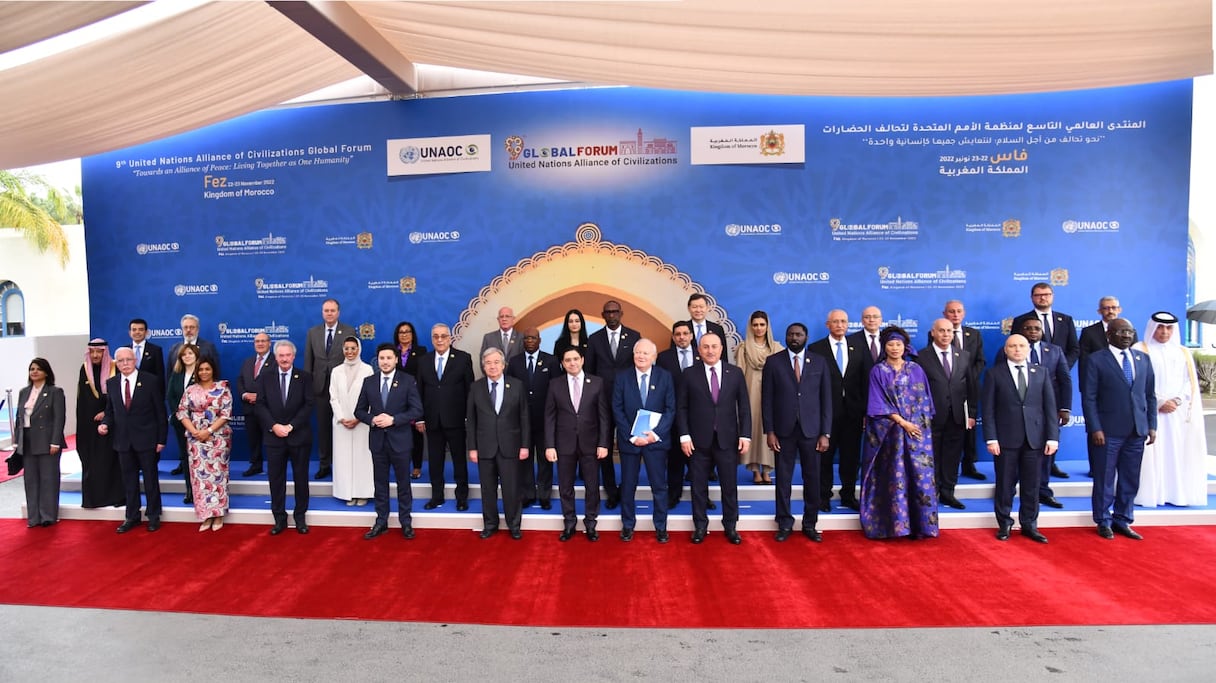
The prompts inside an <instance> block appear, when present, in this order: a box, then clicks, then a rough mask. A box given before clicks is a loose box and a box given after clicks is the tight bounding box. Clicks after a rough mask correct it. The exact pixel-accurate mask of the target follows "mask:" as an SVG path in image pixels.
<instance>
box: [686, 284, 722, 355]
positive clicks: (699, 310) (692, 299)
mask: <svg viewBox="0 0 1216 683" xmlns="http://www.w3.org/2000/svg"><path fill="white" fill-rule="evenodd" d="M708 314H709V297H708V296H706V295H704V294H702V293H701V292H697V293H696V294H693V295H691V296H689V297H688V322H689V323H690V324H691V325H692V336H693V340H692V344H693V346H698V345H699V344H700V343H701V337H702V336H703V335H704V334H705V333H706V332H713V333H714V334H716V335H718V338H719V339H722V340H725V339H726V330H724V329H723V328H722V326H721V325H719V324H718V323H716V322H714V321H712V320H709V319H708V318H706V317H705V316H706V315H708ZM723 343H725V341H724V342H723Z"/></svg>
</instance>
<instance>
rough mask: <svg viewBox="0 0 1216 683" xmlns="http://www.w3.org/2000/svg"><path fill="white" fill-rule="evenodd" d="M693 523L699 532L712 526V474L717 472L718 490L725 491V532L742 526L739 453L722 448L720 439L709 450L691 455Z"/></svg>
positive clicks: (723, 518) (723, 517) (723, 493)
mask: <svg viewBox="0 0 1216 683" xmlns="http://www.w3.org/2000/svg"><path fill="white" fill-rule="evenodd" d="M691 460H692V462H691V463H689V469H690V470H691V471H692V523H693V526H694V527H696V528H698V529H705V528H707V527H708V526H709V515H708V514H707V512H708V510H709V474H710V472H712V471H713V470H714V468H715V467H716V468H717V469H718V486H719V487H720V488H721V489H722V528H724V529H733V528H735V525H736V524H737V523H738V522H739V477H738V470H739V451H738V450H735V449H733V448H732V449H726V448H719V447H718V446H717V435H716V434H715V435H714V445H712V446H710V447H709V448H708V449H700V448H697V449H695V450H693V452H692V458H691Z"/></svg>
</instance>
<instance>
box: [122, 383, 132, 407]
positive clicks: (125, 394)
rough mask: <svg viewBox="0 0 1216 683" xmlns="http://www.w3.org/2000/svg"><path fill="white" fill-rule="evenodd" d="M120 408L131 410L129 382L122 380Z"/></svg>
mask: <svg viewBox="0 0 1216 683" xmlns="http://www.w3.org/2000/svg"><path fill="white" fill-rule="evenodd" d="M122 407H123V408H126V409H127V410H130V409H131V380H130V379H124V380H123V381H122Z"/></svg>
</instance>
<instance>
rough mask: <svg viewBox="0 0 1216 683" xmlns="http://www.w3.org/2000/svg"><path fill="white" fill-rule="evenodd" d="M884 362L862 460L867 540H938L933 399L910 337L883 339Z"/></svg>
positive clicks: (897, 334) (875, 374)
mask: <svg viewBox="0 0 1216 683" xmlns="http://www.w3.org/2000/svg"><path fill="white" fill-rule="evenodd" d="M878 338H879V341H881V342H882V346H883V351H884V356H885V357H884V358H883V360H882V361H881V362H880V363H878V364H877V365H875V366H874V369H873V370H871V371H870V400H869V405H868V406H867V409H866V415H867V416H868V417H867V419H866V433H865V440H864V441H863V443H862V456H861V457H862V460H861V528H862V531H864V532H865V535H866V538H896V537H900V536H908V537H911V538H922V537H925V536H937V531H938V526H937V486H936V485H935V483H934V478H933V438H932V436H931V435H930V433H929V422H930V420H932V419H933V397H932V396H930V394H929V382H928V380H927V379H926V378H925V371H924V370H923V369H921V367H920V366H919V365H917V364H916V363H915V362H914V361H913V356H912V349H911V346H910V344H909V342H910V340H909V338H908V333H907V332H904V331H903V330H902V329H900V328H898V327H895V326H891V327H888V328H886V329H884V330H883V331H882V333H881V334H879V337H878Z"/></svg>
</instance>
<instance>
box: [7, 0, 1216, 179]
mask: <svg viewBox="0 0 1216 683" xmlns="http://www.w3.org/2000/svg"><path fill="white" fill-rule="evenodd" d="M139 4H142V3H90V2H61V3H37V2H11V3H10V2H0V26H4V27H5V28H6V29H8V30H7V31H6V32H5V33H6V34H7V35H5V36H3V38H2V39H0V50H9V49H13V48H16V47H20V46H22V45H26V44H29V43H31V42H35V41H37V40H40V39H42V38H44V37H47V36H51V35H54V34H56V33H61V32H65V31H69V30H71V29H74V28H77V27H79V26H82V25H84V24H88V23H90V22H92V21H96V20H99V19H103V18H105V17H106V16H109V15H113V14H115V13H118V12H121V11H124V10H126V9H128V8H129V7H131V6H134V5H139ZM309 13H311V14H312V16H308V15H309ZM356 65H358V66H356ZM428 65H434V66H442V67H457V68H460V69H467V70H472V71H464V72H459V73H460V74H461V76H460V77H458V78H454V77H453V76H452V75H451V73H452V72H446V71H445V72H442V73H439V72H437V71H436V70H435V69H433V68H429V66H428ZM477 72H492V73H482V74H481V75H480V77H478V74H477ZM1211 72H1212V2H1211V0H1157V1H1156V2H1152V3H1146V2H1143V0H1074V1H1073V2H1069V3H1061V2H1059V1H1058V0H1018V1H1016V2H1014V1H1009V0H991V1H989V2H974V0H918V1H916V2H905V1H904V0H851V1H850V0H816V1H814V2H810V1H808V0H753V1H751V2H742V1H739V0H684V1H682V2H653V1H639V2H514V1H503V2H358V1H354V2H320V1H317V2H309V3H286V2H273V3H264V2H212V3H207V4H203V5H202V6H200V7H197V8H195V9H192V10H190V11H187V12H185V13H183V14H179V15H177V16H173V17H170V18H167V19H165V20H163V21H159V22H157V23H154V24H151V25H148V26H144V27H142V28H140V29H138V30H135V31H131V32H128V33H124V34H119V35H115V36H112V37H110V38H107V39H104V40H99V41H95V42H92V43H89V44H85V45H81V46H80V47H78V48H75V49H73V50H70V51H68V52H64V53H61V54H58V55H55V56H51V57H47V58H44V59H41V60H37V61H34V62H31V63H29V64H24V65H21V66H16V67H12V68H9V69H5V70H3V71H0V120H2V121H3V122H4V125H3V127H0V168H14V167H20V166H28V165H32V164H38V163H44V162H49V161H55V160H59V159H64V158H71V157H77V156H85V155H90V154H96V153H100V152H104V151H109V150H113V149H118V148H122V147H127V146H131V145H135V144H140V143H143V142H148V141H151V140H155V139H159V138H163V137H167V136H170V135H175V134H178V133H182V132H185V131H188V130H192V129H195V128H199V127H202V126H206V125H210V124H213V123H216V122H219V121H223V120H226V119H229V118H233V117H236V116H239V115H242V114H245V113H249V112H253V111H257V110H260V109H264V108H267V107H271V106H274V105H277V104H280V103H282V102H285V101H288V100H292V99H294V98H299V97H302V96H304V95H306V94H308V93H313V92H315V91H318V90H321V89H323V88H331V87H332V86H335V85H337V84H340V83H343V82H347V81H350V80H351V79H353V78H356V77H359V76H360V75H361V74H364V73H366V74H368V75H370V76H371V77H372V78H374V79H375V80H376V81H378V82H379V83H381V84H384V85H381V86H375V87H371V88H369V87H367V86H366V84H365V85H364V86H362V87H361V88H359V89H358V91H359V93H360V94H363V95H366V94H368V93H369V92H370V93H376V92H380V93H384V94H385V95H387V94H389V93H390V92H391V93H392V94H395V95H412V96H429V95H436V94H440V93H441V92H442V91H448V90H450V89H452V88H463V89H467V88H477V87H501V86H503V85H512V84H514V85H518V84H524V83H529V82H552V81H553V80H556V81H569V82H575V83H583V84H591V85H634V86H646V87H656V88H669V89H679V90H700V91H715V92H739V93H767V94H790V95H795V94H796V95H842V96H945V95H976V94H1000V93H1026V92H1045V91H1054V90H1072V89H1084V88H1097V87H1108V86H1118V85H1132V84H1138V83H1149V82H1157V81H1166V80H1174V79H1182V78H1193V77H1196V76H1201V75H1204V74H1208V73H1211ZM506 74H522V75H524V77H512V76H507V75H506ZM403 84H404V85H403Z"/></svg>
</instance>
